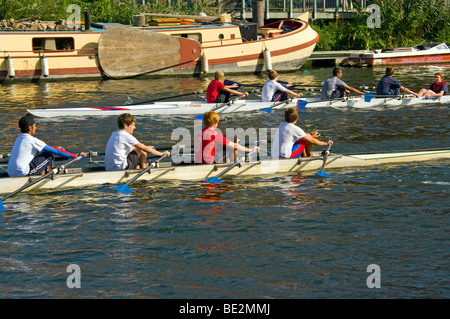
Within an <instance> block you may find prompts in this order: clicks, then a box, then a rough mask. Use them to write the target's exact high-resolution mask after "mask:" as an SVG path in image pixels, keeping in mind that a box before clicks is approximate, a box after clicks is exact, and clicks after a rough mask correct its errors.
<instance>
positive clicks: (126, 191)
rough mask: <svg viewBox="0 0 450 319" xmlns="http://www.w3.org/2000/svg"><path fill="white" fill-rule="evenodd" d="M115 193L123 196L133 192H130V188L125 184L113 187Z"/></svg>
mask: <svg viewBox="0 0 450 319" xmlns="http://www.w3.org/2000/svg"><path fill="white" fill-rule="evenodd" d="M113 188H114V189H115V190H116V191H119V192H121V193H123V194H127V195H128V194H131V193H132V192H133V191H132V190H131V188H129V187H128V185H127V184H122V185H118V186H114V187H113Z"/></svg>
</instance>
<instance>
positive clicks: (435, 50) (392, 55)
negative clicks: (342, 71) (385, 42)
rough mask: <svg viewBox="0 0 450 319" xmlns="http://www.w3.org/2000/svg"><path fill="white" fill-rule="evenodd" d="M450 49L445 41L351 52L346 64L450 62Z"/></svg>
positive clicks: (375, 64) (374, 64)
mask: <svg viewBox="0 0 450 319" xmlns="http://www.w3.org/2000/svg"><path fill="white" fill-rule="evenodd" d="M449 62H450V49H449V47H448V46H447V44H445V43H443V42H427V43H422V44H419V45H416V46H414V47H399V48H387V49H382V50H374V51H368V52H367V53H362V54H350V56H349V57H348V59H347V61H346V62H345V63H344V65H347V66H377V65H395V64H421V65H422V64H435V63H449Z"/></svg>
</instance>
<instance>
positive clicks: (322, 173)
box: [316, 170, 331, 178]
mask: <svg viewBox="0 0 450 319" xmlns="http://www.w3.org/2000/svg"><path fill="white" fill-rule="evenodd" d="M316 175H317V176H320V177H323V178H331V175H329V174H327V173H325V172H324V171H322V170H320V171H318V172H317V173H316Z"/></svg>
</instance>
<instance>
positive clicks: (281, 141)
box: [272, 107, 333, 159]
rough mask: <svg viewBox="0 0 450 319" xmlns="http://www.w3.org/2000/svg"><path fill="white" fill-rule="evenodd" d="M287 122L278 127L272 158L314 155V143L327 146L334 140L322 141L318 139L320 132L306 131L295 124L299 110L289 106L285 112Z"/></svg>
mask: <svg viewBox="0 0 450 319" xmlns="http://www.w3.org/2000/svg"><path fill="white" fill-rule="evenodd" d="M284 119H285V122H283V123H281V124H280V126H279V127H278V129H277V131H276V133H275V136H274V138H273V143H272V158H273V159H278V158H297V157H300V156H302V157H311V156H313V145H321V146H327V145H328V144H330V143H331V144H333V141H332V140H328V141H327V142H322V141H320V140H318V139H317V137H319V136H320V133H319V132H314V133H311V134H308V133H305V132H304V131H303V130H302V129H301V128H300V127H298V126H297V125H295V124H296V123H297V121H298V119H299V116H298V112H297V110H296V109H295V108H293V107H288V108H287V109H286V110H285V113H284Z"/></svg>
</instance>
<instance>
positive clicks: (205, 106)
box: [27, 95, 450, 118]
mask: <svg viewBox="0 0 450 319" xmlns="http://www.w3.org/2000/svg"><path fill="white" fill-rule="evenodd" d="M299 100H300V102H301V103H305V102H306V106H305V107H306V108H320V107H336V108H339V107H353V108H372V107H377V106H388V107H389V106H413V105H426V104H448V103H450V95H444V96H442V97H440V98H428V99H427V98H416V97H397V96H394V97H388V98H373V99H371V101H370V102H366V101H365V100H364V97H354V98H348V99H345V100H342V99H335V100H326V101H321V100H320V98H304V99H292V100H291V101H287V102H286V103H282V104H279V105H276V106H274V107H273V108H272V110H280V109H285V108H287V107H297V102H298V101H299ZM273 105H274V104H273V103H272V102H262V101H261V100H236V101H235V102H234V103H231V104H229V105H222V106H220V105H219V104H215V103H207V102H205V101H185V102H160V103H155V104H142V105H128V106H110V107H108V106H107V107H83V108H55V109H29V110H27V111H28V112H30V113H31V114H33V115H35V116H38V117H46V118H51V117H76V116H110V115H118V114H121V113H131V114H133V115H199V114H203V113H205V112H206V111H211V110H214V111H216V112H217V113H218V114H226V113H234V112H249V111H258V110H261V109H263V108H271V107H272V106H273Z"/></svg>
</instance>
